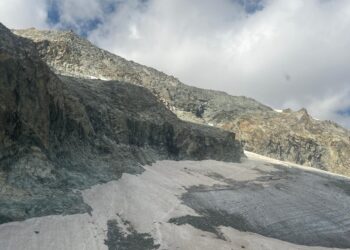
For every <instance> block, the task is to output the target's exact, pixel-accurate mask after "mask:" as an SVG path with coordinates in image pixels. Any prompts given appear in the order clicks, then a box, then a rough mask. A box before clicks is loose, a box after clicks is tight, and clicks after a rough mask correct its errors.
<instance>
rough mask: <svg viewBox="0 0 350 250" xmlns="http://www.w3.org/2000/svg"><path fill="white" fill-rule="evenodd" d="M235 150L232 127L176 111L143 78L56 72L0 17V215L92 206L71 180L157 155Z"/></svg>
mask: <svg viewBox="0 0 350 250" xmlns="http://www.w3.org/2000/svg"><path fill="white" fill-rule="evenodd" d="M242 155H243V151H242V148H241V146H240V144H239V143H238V142H237V141H236V140H235V136H234V134H233V133H232V132H226V131H223V130H220V129H217V128H211V127H207V126H201V125H198V124H190V123H188V122H184V121H181V120H179V119H178V118H177V117H176V115H174V114H173V113H172V112H171V111H169V110H168V109H167V108H166V107H165V106H164V105H163V103H161V102H159V101H158V100H157V98H155V97H154V95H153V94H152V93H150V92H149V90H147V89H145V88H143V87H140V86H135V85H131V84H128V83H123V82H120V81H109V82H103V81H99V80H87V79H79V78H72V77H64V76H59V75H56V74H54V73H53V72H52V71H51V70H50V68H49V67H48V66H47V65H46V63H44V62H43V61H42V59H41V58H40V56H39V54H38V52H37V50H36V47H35V44H34V43H33V42H32V41H30V40H28V39H26V38H21V37H18V36H16V35H14V34H12V33H11V32H10V31H9V30H8V29H7V28H6V27H4V26H2V25H0V187H1V188H0V223H4V222H9V221H14V220H23V219H26V218H30V217H37V216H44V215H51V214H72V213H85V212H91V208H90V207H89V206H88V205H86V204H84V202H83V199H82V197H81V194H80V192H79V191H78V190H81V189H84V188H88V187H91V186H92V185H95V184H97V183H103V182H107V181H110V180H113V179H118V178H119V177H120V176H121V175H122V174H123V173H130V174H138V173H141V172H142V171H143V168H142V165H144V164H151V163H152V162H154V161H156V160H160V159H174V160H182V159H192V160H202V159H216V160H223V161H239V160H240V157H241V156H242Z"/></svg>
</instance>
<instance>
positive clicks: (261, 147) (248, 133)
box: [15, 29, 350, 175]
mask: <svg viewBox="0 0 350 250" xmlns="http://www.w3.org/2000/svg"><path fill="white" fill-rule="evenodd" d="M15 33H16V34H18V35H20V36H23V37H27V38H29V39H31V40H33V41H34V42H35V43H36V47H37V48H38V50H39V53H40V56H41V58H43V60H44V61H45V62H47V64H48V65H49V66H50V67H51V68H52V69H53V70H54V71H55V72H56V73H60V74H63V75H68V76H75V77H82V78H99V79H105V80H120V81H126V82H129V83H133V84H136V85H142V86H144V87H146V88H148V89H149V90H150V91H151V92H152V93H153V94H154V95H156V96H157V97H158V99H159V100H161V101H162V102H163V103H164V104H165V105H166V106H167V107H168V109H170V110H171V111H173V112H174V113H175V114H177V116H178V117H179V118H181V119H183V120H187V121H191V122H195V123H199V124H208V125H212V126H215V127H219V128H224V129H226V130H228V131H233V132H234V133H236V135H237V138H238V139H240V140H242V142H243V143H244V145H245V148H246V149H247V150H251V151H253V152H256V153H260V154H263V155H267V156H271V157H274V158H277V159H281V160H288V161H291V162H296V163H299V164H303V165H307V166H312V167H316V168H320V169H325V170H328V171H331V172H334V173H340V174H345V175H350V157H349V155H350V139H349V138H350V132H349V131H348V130H346V129H344V128H342V127H340V126H339V125H337V124H335V123H332V122H329V121H318V120H315V119H313V118H312V117H310V116H309V115H308V114H307V112H306V110H300V111H297V112H292V111H290V110H286V111H284V112H276V111H274V110H272V109H271V108H269V107H267V106H265V105H263V104H260V103H259V102H257V101H255V100H253V99H250V98H246V97H240V96H230V95H228V94H226V93H223V92H218V91H211V90H204V89H199V88H194V87H190V86H187V85H185V84H183V83H181V82H180V81H178V80H177V79H176V78H174V77H172V76H168V75H166V74H164V73H161V72H159V71H157V70H154V69H152V68H149V67H146V66H142V65H140V64H137V63H134V62H132V61H127V60H125V59H123V58H121V57H119V56H116V55H113V54H111V53H109V52H107V51H104V50H101V49H99V48H97V47H95V46H94V45H92V44H91V43H90V42H88V41H87V40H84V39H82V38H80V37H78V36H77V35H75V34H74V33H71V32H58V31H38V30H35V29H29V30H17V31H15Z"/></svg>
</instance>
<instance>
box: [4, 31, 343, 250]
mask: <svg viewBox="0 0 350 250" xmlns="http://www.w3.org/2000/svg"><path fill="white" fill-rule="evenodd" d="M16 33H17V34H21V36H17V35H15V34H13V33H12V32H11V31H10V30H8V29H7V28H6V27H4V26H2V25H0V249H1V250H2V249H4V250H17V249H26V250H47V249H50V250H83V249H84V250H106V249H108V250H116V249H118V250H145V249H146V250H155V249H159V250H160V249H169V250H175V249H184V250H187V249H188V250H192V249H203V250H212V249H225V250H231V249H299V250H300V249H303V250H308V249H334V248H340V249H346V248H350V231H349V228H350V213H349V207H350V195H349V194H350V179H349V178H347V177H344V176H339V175H335V174H331V173H329V172H325V171H323V170H318V169H312V168H308V167H303V166H300V165H296V164H292V163H288V162H282V161H278V160H276V159H271V158H267V157H264V156H261V155H257V154H254V153H251V152H247V151H246V152H245V153H243V148H242V144H244V145H245V148H246V149H252V150H255V151H257V150H258V149H260V148H262V149H266V150H267V151H266V152H265V151H264V152H263V153H264V154H273V153H274V154H276V155H277V156H278V157H279V158H288V157H290V158H291V160H295V161H304V162H303V163H305V164H311V163H312V164H316V165H317V164H318V165H317V166H318V167H322V166H323V165H322V164H326V160H327V161H332V160H334V159H338V160H342V159H345V160H348V158H347V156H349V154H348V153H347V151H346V150H347V149H348V144H346V138H347V137H344V136H345V135H348V134H347V133H348V131H346V130H345V129H343V128H341V127H339V126H337V125H336V124H334V123H331V122H321V121H317V120H314V119H312V118H311V117H310V116H309V115H308V114H307V112H306V110H300V111H298V112H292V111H290V110H284V111H283V112H276V111H274V110H272V109H271V108H269V107H267V106H265V105H262V104H260V103H258V102H256V101H255V100H253V99H250V98H246V97H234V96H230V95H228V94H225V93H223V92H218V91H211V90H203V89H199V88H194V87H190V86H187V85H184V84H182V83H181V82H179V81H178V80H176V79H175V78H173V77H170V76H167V75H165V74H163V73H161V72H158V71H156V70H154V69H151V68H147V67H145V66H141V65H139V64H136V63H133V62H129V61H126V60H125V59H122V58H120V57H117V56H114V55H112V54H110V53H108V52H106V51H103V50H101V49H98V48H97V47H95V46H93V45H92V44H91V43H89V42H88V41H87V40H84V39H82V38H80V37H78V36H77V35H75V34H74V33H72V32H58V31H37V30H35V29H30V30H24V31H16ZM26 37H27V38H26ZM180 118H181V119H180ZM232 131H237V136H236V134H235V133H234V132H232ZM236 137H238V138H239V139H240V140H241V141H238V140H237V138H236ZM266 138H271V140H272V139H273V140H272V141H266ZM337 141H339V142H343V141H344V145H343V146H342V145H341V144H337V143H333V144H331V146H329V148H327V147H326V146H322V145H328V144H329V143H331V142H337ZM327 143H328V144H327ZM332 147H333V148H337V147H339V154H344V155H343V158H341V157H339V156H337V155H332V157H334V158H331V157H328V158H327V157H326V156H327V152H328V151H329V150H331V149H332V150H333V148H332ZM327 150H328V151H327ZM271 152H273V153H271ZM329 152H330V153H332V152H333V151H329ZM295 157H297V158H295ZM305 159H306V160H305ZM344 164H345V165H344V166H345V167H344V168H345V169H346V164H347V163H346V162H345V163H344ZM325 166H326V167H324V168H327V169H328V170H333V171H337V172H341V170H342V168H341V165H339V166H338V165H336V168H335V169H331V168H330V167H329V165H325ZM345 173H346V172H345Z"/></svg>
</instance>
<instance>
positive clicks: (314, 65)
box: [90, 0, 350, 126]
mask: <svg viewBox="0 0 350 250" xmlns="http://www.w3.org/2000/svg"><path fill="white" fill-rule="evenodd" d="M263 4H264V9H263V10H261V11H257V12H255V13H254V14H248V13H246V12H245V11H244V8H243V7H242V6H241V5H239V4H237V3H236V4H235V3H234V1H232V0H218V1H210V0H202V1H198V0H192V1H185V0H177V1H171V0H153V1H148V2H147V3H145V4H143V5H142V4H140V2H138V1H131V2H127V3H125V4H123V5H121V6H120V7H119V9H118V11H117V12H116V13H115V14H114V15H110V16H108V17H107V18H106V19H105V23H104V25H102V26H101V27H100V28H99V29H97V30H95V32H93V33H92V34H91V36H90V39H92V40H93V41H94V42H95V43H97V44H98V45H100V46H102V47H104V48H106V49H108V50H111V51H113V52H115V53H116V54H119V55H122V56H124V57H126V58H128V59H132V60H134V61H138V62H140V63H143V64H146V65H150V66H153V67H155V68H157V69H160V70H163V71H165V72H166V73H169V74H172V75H175V76H177V77H179V78H180V79H181V80H182V81H184V82H185V83H188V84H191V85H196V86H199V87H205V88H211V89H220V90H224V91H227V92H229V93H230V94H233V95H247V96H251V97H254V98H257V99H258V100H260V101H262V102H264V103H266V104H269V105H271V106H273V107H276V108H286V107H288V106H289V105H292V108H300V107H306V108H308V109H310V111H311V113H313V114H314V115H315V116H318V117H320V118H322V119H336V120H337V121H338V122H341V123H343V124H346V125H347V126H350V122H349V119H345V118H343V117H341V116H339V114H338V115H337V114H336V111H337V109H342V108H343V109H344V108H346V105H349V103H347V102H344V101H341V100H343V99H347V98H349V97H350V96H349V95H347V96H345V97H344V96H343V95H344V93H345V90H346V89H347V88H348V87H349V86H350V56H349V53H350V52H349V50H348V46H349V44H350V33H349V32H348V30H349V29H350V1H347V0H337V1H324V0H323V1H321V0H293V1H285V0H266V1H264V3H263ZM135 34H137V35H135ZM347 94H348V93H347ZM335 103H337V105H335ZM321 108H322V110H321Z"/></svg>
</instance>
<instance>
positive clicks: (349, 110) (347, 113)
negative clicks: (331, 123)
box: [337, 107, 350, 116]
mask: <svg viewBox="0 0 350 250" xmlns="http://www.w3.org/2000/svg"><path fill="white" fill-rule="evenodd" d="M337 114H338V115H341V116H350V107H348V108H346V109H342V110H338V111H337Z"/></svg>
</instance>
